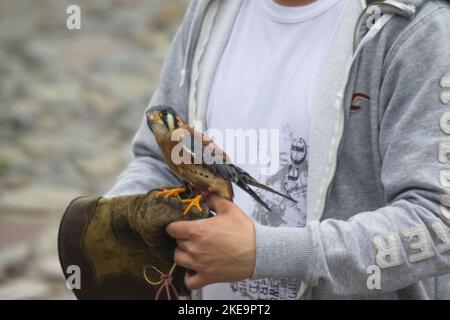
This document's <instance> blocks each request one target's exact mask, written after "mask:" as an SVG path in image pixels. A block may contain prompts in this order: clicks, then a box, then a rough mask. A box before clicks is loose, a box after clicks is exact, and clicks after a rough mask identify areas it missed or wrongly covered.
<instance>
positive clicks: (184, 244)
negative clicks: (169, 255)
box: [177, 240, 191, 253]
mask: <svg viewBox="0 0 450 320" xmlns="http://www.w3.org/2000/svg"><path fill="white" fill-rule="evenodd" d="M177 246H178V247H179V248H180V249H181V250H183V251H185V252H186V253H190V251H191V250H190V249H191V247H190V245H189V241H188V240H177Z"/></svg>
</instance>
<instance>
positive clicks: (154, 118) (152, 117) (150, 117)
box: [146, 111, 161, 132]
mask: <svg viewBox="0 0 450 320" xmlns="http://www.w3.org/2000/svg"><path fill="white" fill-rule="evenodd" d="M146 115H147V125H148V127H149V128H150V130H151V131H152V132H153V128H152V124H153V123H155V122H159V121H161V117H160V115H159V112H154V111H153V112H152V111H148V112H147V113H146Z"/></svg>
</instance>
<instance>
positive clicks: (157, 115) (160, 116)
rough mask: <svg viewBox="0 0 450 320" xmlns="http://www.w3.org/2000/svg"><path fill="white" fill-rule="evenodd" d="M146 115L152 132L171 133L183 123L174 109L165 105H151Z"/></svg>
mask: <svg viewBox="0 0 450 320" xmlns="http://www.w3.org/2000/svg"><path fill="white" fill-rule="evenodd" d="M146 115H147V124H148V127H149V128H150V130H151V131H152V132H153V133H154V134H155V133H157V134H171V133H172V132H173V131H175V130H176V129H178V128H179V127H180V126H181V125H182V124H184V122H183V120H181V118H180V117H179V116H178V115H177V113H176V112H175V110H174V109H173V108H171V107H167V106H156V107H152V108H150V110H148V111H147V113H146Z"/></svg>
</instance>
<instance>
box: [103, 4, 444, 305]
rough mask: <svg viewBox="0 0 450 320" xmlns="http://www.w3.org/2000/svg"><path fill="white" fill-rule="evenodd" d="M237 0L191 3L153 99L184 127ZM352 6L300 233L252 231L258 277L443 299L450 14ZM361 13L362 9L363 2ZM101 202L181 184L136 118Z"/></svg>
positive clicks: (342, 29) (203, 98)
mask: <svg viewBox="0 0 450 320" xmlns="http://www.w3.org/2000/svg"><path fill="white" fill-rule="evenodd" d="M242 2H243V1H242V0H232V1H230V0H228V1H225V0H194V1H192V3H191V5H190V7H189V9H188V11H187V14H186V16H185V18H184V21H183V23H182V25H181V27H180V29H179V30H178V32H177V34H176V36H175V39H174V41H173V44H172V46H171V49H170V52H169V54H168V56H167V58H166V61H165V63H164V67H163V70H162V74H161V80H160V85H159V88H158V89H157V91H156V92H155V93H154V96H153V98H152V99H151V101H150V104H149V107H151V106H154V105H160V104H163V105H170V106H172V107H173V108H175V109H176V110H177V112H178V113H179V114H180V115H181V117H183V118H185V119H188V121H189V123H190V124H191V125H198V124H203V128H205V126H204V122H205V114H206V107H207V101H208V95H209V92H210V89H211V83H212V80H213V77H214V74H215V71H216V69H217V66H218V63H219V61H220V58H221V56H222V54H223V52H224V49H225V46H226V43H227V40H228V39H229V37H230V34H231V31H232V28H233V25H234V21H235V19H236V17H237V14H238V12H239V9H240V7H241V5H242ZM368 2H370V3H366V1H357V0H349V1H348V5H347V8H346V9H345V13H344V16H343V19H342V20H341V22H340V23H339V26H338V28H337V30H336V32H335V35H334V40H333V42H332V45H331V47H330V49H329V52H328V53H327V56H326V61H325V62H324V65H323V70H322V73H321V76H320V77H319V80H318V83H317V85H316V87H317V89H316V92H315V98H314V102H313V108H312V109H313V115H312V123H311V131H310V158H309V161H310V167H309V175H308V199H307V208H308V222H307V225H306V227H305V228H284V227H283V228H273V227H268V226H263V225H260V224H256V223H255V233H256V266H255V270H254V274H253V278H254V279H260V278H272V279H280V278H294V279H298V280H300V281H302V286H301V289H300V290H301V295H302V297H303V298H312V299H333V298H339V299H349V298H353V299H355V298H357V299H405V298H408V299H450V228H449V227H450V209H449V207H450V165H449V164H450V162H449V159H448V155H449V154H450V6H449V5H448V1H431V0H430V1H425V0H396V1H394V0H386V1H379V2H373V1H368ZM367 5H368V6H367ZM133 151H134V154H135V159H134V160H133V161H132V162H131V163H130V165H129V166H128V168H127V169H126V170H125V171H124V172H123V173H122V174H121V175H120V176H119V178H118V180H117V183H116V185H115V186H114V187H113V189H112V190H111V191H110V192H109V193H108V194H107V195H106V196H107V197H112V196H117V195H126V194H138V193H145V192H147V191H148V190H150V189H152V188H156V187H161V186H164V185H174V184H178V183H179V181H178V180H177V178H176V177H175V176H174V175H173V174H172V173H171V172H170V170H169V169H168V167H167V166H166V165H165V163H164V161H163V158H162V155H161V153H160V151H159V148H158V146H157V145H156V142H155V140H154V138H153V136H152V134H151V132H150V131H149V130H148V128H147V125H146V120H145V118H144V119H143V121H142V124H141V127H140V129H139V130H138V132H137V134H136V136H135V138H134V141H133Z"/></svg>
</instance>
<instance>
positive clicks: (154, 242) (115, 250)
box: [58, 190, 209, 300]
mask: <svg viewBox="0 0 450 320" xmlns="http://www.w3.org/2000/svg"><path fill="white" fill-rule="evenodd" d="M155 192H156V190H155V191H152V192H149V193H148V194H147V195H134V196H124V197H117V198H112V199H103V198H85V197H83V198H77V199H75V200H74V201H72V203H71V204H70V205H69V207H68V208H67V209H66V212H65V213H64V216H63V218H62V220H61V224H60V229H59V235H58V251H59V257H60V263H61V267H62V269H63V272H64V274H65V276H66V278H68V277H70V276H71V274H68V273H67V272H66V271H67V268H68V267H69V266H71V265H76V266H79V268H80V270H81V289H73V292H74V294H75V295H76V297H77V298H78V299H147V300H150V299H154V298H155V295H156V292H157V290H158V289H159V288H158V286H157V285H152V284H150V283H148V282H147V281H146V280H145V276H147V279H149V280H150V281H151V282H152V283H158V282H159V280H160V275H161V274H167V273H169V270H170V269H171V266H172V265H173V251H174V249H175V247H176V243H175V241H174V240H173V239H172V238H170V237H169V236H168V235H167V234H166V232H165V227H166V226H167V224H169V223H170V222H173V221H178V220H193V219H199V218H206V217H207V216H208V215H209V213H208V210H207V208H206V206H203V207H202V210H203V212H200V211H198V210H196V209H194V210H193V211H192V212H191V213H190V214H189V215H187V216H183V214H182V212H183V210H184V209H185V206H186V205H185V204H183V203H181V201H180V199H171V198H169V199H166V198H160V197H155V196H154V194H155ZM144 273H145V276H144ZM160 273H161V274H160ZM184 274H185V270H184V269H183V268H180V267H177V268H176V269H175V271H174V273H173V274H172V276H173V285H174V287H175V288H176V291H177V292H178V293H181V294H182V295H187V292H186V290H185V287H184V282H183V280H184ZM161 298H162V299H164V298H165V295H164V293H163V294H162V296H161Z"/></svg>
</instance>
